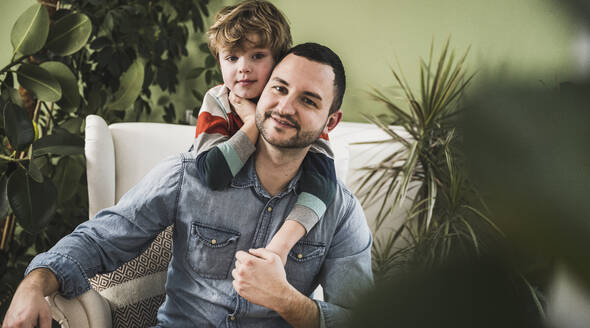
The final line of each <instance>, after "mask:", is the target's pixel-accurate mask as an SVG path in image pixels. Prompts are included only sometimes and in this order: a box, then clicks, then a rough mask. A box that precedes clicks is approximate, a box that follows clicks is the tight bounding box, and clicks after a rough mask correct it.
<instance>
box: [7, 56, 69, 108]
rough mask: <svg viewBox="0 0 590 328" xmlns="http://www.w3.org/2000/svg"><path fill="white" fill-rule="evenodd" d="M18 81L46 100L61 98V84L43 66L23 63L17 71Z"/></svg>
mask: <svg viewBox="0 0 590 328" xmlns="http://www.w3.org/2000/svg"><path fill="white" fill-rule="evenodd" d="M16 75H17V78H18V83H20V84H21V85H22V86H23V88H25V89H27V90H29V91H31V92H32V93H33V94H35V96H36V97H37V98H39V99H40V100H44V101H58V100H59V99H60V98H61V86H60V85H59V82H57V80H56V79H54V78H53V76H51V74H50V73H49V72H47V71H46V70H44V69H43V68H41V67H39V66H36V65H31V64H22V65H20V67H19V69H18V71H17V72H16Z"/></svg>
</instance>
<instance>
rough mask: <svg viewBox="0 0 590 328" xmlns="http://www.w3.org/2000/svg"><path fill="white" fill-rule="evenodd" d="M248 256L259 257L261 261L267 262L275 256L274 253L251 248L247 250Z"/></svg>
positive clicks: (263, 249)
mask: <svg viewBox="0 0 590 328" xmlns="http://www.w3.org/2000/svg"><path fill="white" fill-rule="evenodd" d="M249 252H250V254H252V255H254V256H256V257H260V258H262V259H265V260H268V259H270V258H271V257H272V256H273V255H275V253H273V252H271V251H269V250H268V249H265V248H252V249H250V250H249Z"/></svg>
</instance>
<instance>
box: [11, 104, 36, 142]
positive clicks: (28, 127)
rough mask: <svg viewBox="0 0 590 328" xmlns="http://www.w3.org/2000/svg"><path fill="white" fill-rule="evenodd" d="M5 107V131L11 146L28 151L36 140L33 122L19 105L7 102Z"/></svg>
mask: <svg viewBox="0 0 590 328" xmlns="http://www.w3.org/2000/svg"><path fill="white" fill-rule="evenodd" d="M4 106H5V109H4V129H5V131H6V136H7V137H8V140H9V141H10V145H12V147H13V148H15V149H17V150H23V149H26V148H27V147H28V146H29V145H30V144H31V143H32V142H33V141H34V140H35V128H34V127H33V122H31V120H30V119H29V117H28V116H27V112H25V110H24V109H22V108H20V107H18V106H17V105H15V104H13V103H11V102H7V103H5V104H4Z"/></svg>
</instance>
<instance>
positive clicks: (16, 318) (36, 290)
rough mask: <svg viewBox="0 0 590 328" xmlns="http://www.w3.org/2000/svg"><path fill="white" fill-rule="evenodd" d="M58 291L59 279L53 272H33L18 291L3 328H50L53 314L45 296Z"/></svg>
mask: <svg viewBox="0 0 590 328" xmlns="http://www.w3.org/2000/svg"><path fill="white" fill-rule="evenodd" d="M57 289H58V284H57V278H56V277H55V275H54V274H53V272H51V270H49V269H46V268H40V269H36V270H33V271H31V273H29V274H28V275H27V277H26V278H25V279H24V280H23V281H22V282H21V283H20V285H19V286H18V288H17V289H16V292H15V293H14V296H13V298H12V302H11V303H10V307H9V308H8V311H6V315H5V316H4V322H3V323H2V327H3V328H12V327H27V328H28V327H35V326H39V327H41V328H50V327H51V312H50V310H49V304H47V301H45V296H49V295H51V294H53V293H55V292H56V291H57Z"/></svg>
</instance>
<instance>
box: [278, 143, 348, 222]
mask: <svg viewBox="0 0 590 328" xmlns="http://www.w3.org/2000/svg"><path fill="white" fill-rule="evenodd" d="M302 168H303V174H302V175H301V178H300V180H299V185H298V192H299V196H298V197H297V202H296V203H295V205H294V206H293V209H292V210H291V212H290V213H289V215H288V216H287V220H295V221H297V222H299V223H300V224H302V225H303V226H304V227H305V230H306V232H309V231H310V230H311V229H312V228H313V227H314V226H315V225H316V223H318V221H319V220H320V218H321V217H322V216H323V215H324V212H325V211H326V208H327V207H328V206H329V205H330V204H331V203H332V201H333V200H334V194H335V192H336V171H335V168H334V160H333V159H332V158H331V157H329V156H328V154H327V153H323V152H322V153H319V152H315V151H309V152H308V153H307V155H306V156H305V158H304V160H303V163H302Z"/></svg>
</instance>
